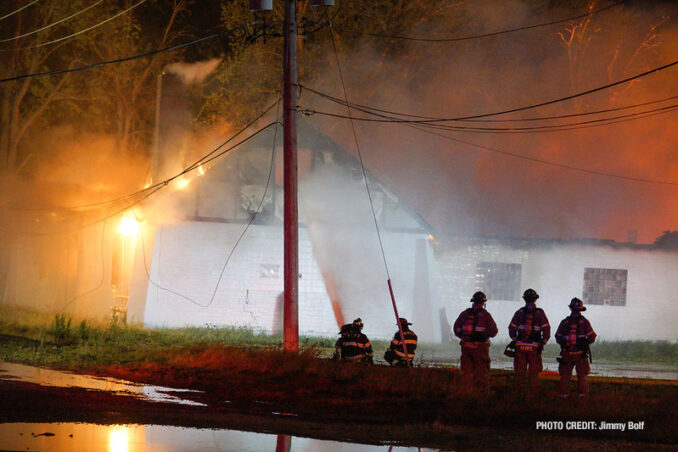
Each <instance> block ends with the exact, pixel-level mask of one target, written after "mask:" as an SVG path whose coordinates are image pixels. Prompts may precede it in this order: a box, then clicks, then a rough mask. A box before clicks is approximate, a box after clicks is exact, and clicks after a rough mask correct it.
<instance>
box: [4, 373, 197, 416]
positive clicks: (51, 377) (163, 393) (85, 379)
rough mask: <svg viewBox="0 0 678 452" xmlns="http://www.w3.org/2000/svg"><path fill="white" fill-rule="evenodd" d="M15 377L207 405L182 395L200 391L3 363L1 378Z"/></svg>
mask: <svg viewBox="0 0 678 452" xmlns="http://www.w3.org/2000/svg"><path fill="white" fill-rule="evenodd" d="M10 379H11V380H15V381H22V382H27V383H35V384H38V385H42V386H52V387H57V388H85V389H92V390H98V391H106V392H110V393H113V394H121V395H129V396H134V397H138V398H140V399H143V400H149V401H152V402H164V403H177V404H182V405H195V406H207V405H205V404H203V403H198V402H194V401H192V400H188V399H185V398H182V397H181V394H190V393H200V392H201V391H194V390H190V389H174V388H165V387H163V386H149V385H142V384H138V383H133V382H130V381H125V380H118V379H115V378H104V377H93V376H90V375H79V374H74V373H71V372H64V371H59V370H52V369H44V368H40V367H33V366H25V365H23V364H14V363H7V362H0V380H10Z"/></svg>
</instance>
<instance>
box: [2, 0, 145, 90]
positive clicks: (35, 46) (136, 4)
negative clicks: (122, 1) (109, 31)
mask: <svg viewBox="0 0 678 452" xmlns="http://www.w3.org/2000/svg"><path fill="white" fill-rule="evenodd" d="M146 1H147V0H140V1H139V2H137V3H135V4H134V5H132V6H130V7H129V8H127V9H125V10H123V11H121V12H119V13H118V14H115V15H114V16H111V17H109V18H108V19H106V20H103V21H101V22H99V23H97V24H95V25H92V26H91V27H88V28H85V29H84V30H80V31H78V32H76V33H73V34H70V35H68V36H64V37H61V38H58V39H54V40H52V41H48V42H43V43H42V44H36V45H33V46H28V47H19V48H17V49H0V52H15V51H17V50H27V49H36V48H38V47H44V46H47V45H51V44H56V43H57V42H61V41H64V40H66V39H69V38H72V37H75V36H78V35H80V34H82V33H86V32H88V31H90V30H93V29H95V28H97V27H99V26H101V25H103V24H105V23H107V22H110V21H112V20H113V19H117V18H118V17H120V16H122V15H123V14H126V13H128V12H130V11H131V10H133V9H134V8H136V7H137V6H139V5H141V4H142V3H145V2H146ZM0 81H1V80H0Z"/></svg>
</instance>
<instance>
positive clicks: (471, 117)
mask: <svg viewBox="0 0 678 452" xmlns="http://www.w3.org/2000/svg"><path fill="white" fill-rule="evenodd" d="M677 64H678V61H673V62H671V63H668V64H665V65H663V66H659V67H656V68H653V69H650V70H648V71H645V72H641V73H639V74H636V75H633V76H631V77H627V78H625V79H622V80H618V81H616V82H612V83H608V84H605V85H602V86H599V87H596V88H592V89H589V90H586V91H581V92H579V93H576V94H571V95H569V96H565V97H560V98H557V99H553V100H548V101H544V102H540V103H537V104H532V105H526V106H523V107H517V108H512V109H509V110H502V111H496V112H491V113H482V114H477V115H469V116H458V117H452V118H436V119H435V120H432V121H436V122H445V121H465V120H469V119H478V118H487V117H491V116H499V115H505V114H508V113H516V112H519V111H525V110H531V109H533V108H539V107H544V106H546V105H553V104H557V103H560V102H565V101H567V100H572V99H576V98H578V97H582V96H586V95H588V94H592V93H595V92H598V91H603V90H606V89H609V88H612V87H615V86H618V85H623V84H624V83H628V82H630V81H633V80H636V79H639V78H642V77H645V76H647V75H650V74H653V73H655V72H660V71H663V70H665V69H669V68H671V67H673V66H675V65H677ZM299 86H301V87H302V88H303V89H306V90H308V91H310V92H312V93H314V94H319V95H322V96H325V94H324V93H321V92H320V91H317V90H314V89H311V88H308V87H306V86H303V85H299Z"/></svg>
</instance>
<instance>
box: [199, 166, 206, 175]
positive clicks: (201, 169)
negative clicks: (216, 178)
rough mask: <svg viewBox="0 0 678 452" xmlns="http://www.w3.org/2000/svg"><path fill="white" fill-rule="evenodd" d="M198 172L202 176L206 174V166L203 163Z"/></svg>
mask: <svg viewBox="0 0 678 452" xmlns="http://www.w3.org/2000/svg"><path fill="white" fill-rule="evenodd" d="M198 174H199V175H201V176H204V175H205V168H203V167H202V165H200V166H199V167H198Z"/></svg>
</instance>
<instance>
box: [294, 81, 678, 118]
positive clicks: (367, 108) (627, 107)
mask: <svg viewBox="0 0 678 452" xmlns="http://www.w3.org/2000/svg"><path fill="white" fill-rule="evenodd" d="M299 88H300V89H302V90H307V91H310V92H311V93H313V94H316V95H318V96H319V97H322V98H324V99H327V100H329V101H331V102H334V103H336V104H339V105H342V106H345V105H346V103H345V101H344V100H342V99H340V98H338V97H335V96H332V95H330V94H327V93H324V92H321V91H317V90H314V89H312V88H309V87H307V86H305V85H299ZM675 99H678V95H675V96H669V97H665V98H662V99H655V100H651V101H646V102H640V103H637V104H632V105H625V106H620V107H613V108H606V109H602V110H592V111H585V112H579V113H570V114H563V115H552V116H539V117H529V118H505V119H449V121H450V122H452V121H457V122H469V123H483V122H488V123H491V122H530V121H547V120H552V119H565V118H574V117H579V116H592V115H597V114H601V113H610V112H614V111H621V110H630V109H634V108H639V107H644V106H648V105H654V104H659V103H663V102H668V101H670V100H675ZM350 105H351V107H352V108H353V109H355V110H358V111H361V112H364V113H370V114H372V113H373V112H378V113H385V114H388V115H392V116H396V117H397V116H401V117H403V118H416V119H430V120H441V119H442V120H445V119H446V118H440V117H436V116H424V115H417V114H413V113H403V112H398V111H393V110H385V109H382V108H378V107H373V106H369V105H364V104H358V103H355V102H351V104H350Z"/></svg>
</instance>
